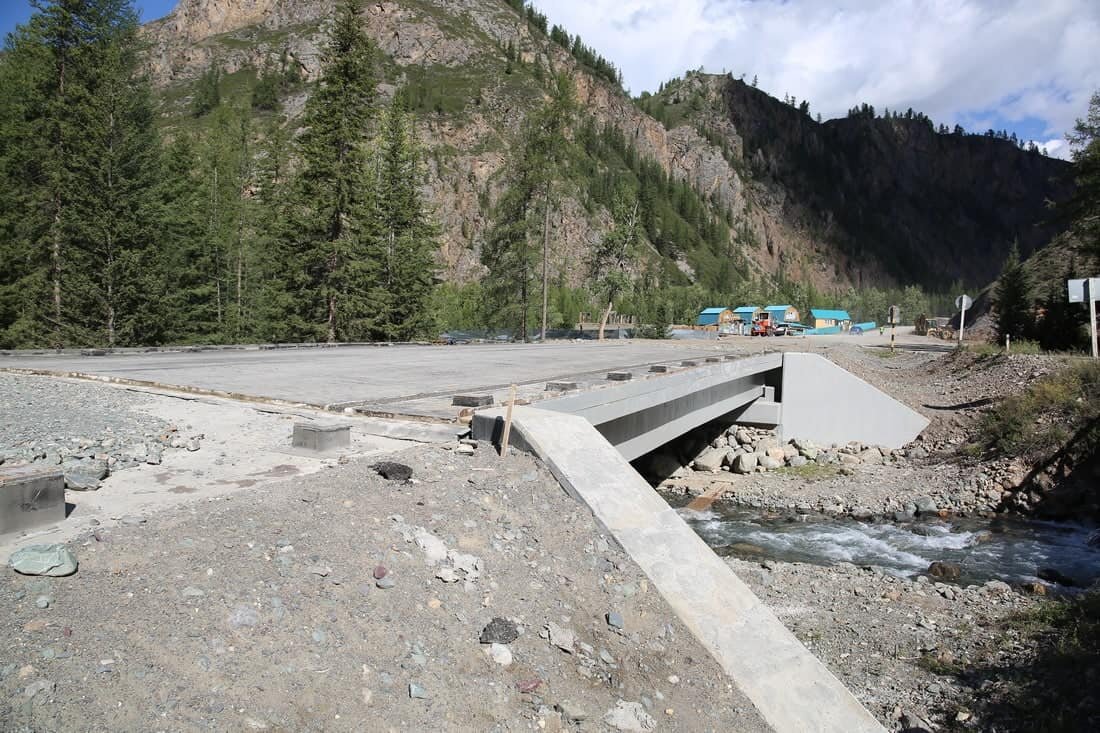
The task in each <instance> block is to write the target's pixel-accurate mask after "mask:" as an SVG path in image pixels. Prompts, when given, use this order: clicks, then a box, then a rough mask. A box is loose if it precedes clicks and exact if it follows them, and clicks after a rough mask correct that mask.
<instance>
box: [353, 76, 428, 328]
mask: <svg viewBox="0 0 1100 733" xmlns="http://www.w3.org/2000/svg"><path fill="white" fill-rule="evenodd" d="M381 128H382V130H381V134H380V135H379V139H378V143H377V145H376V154H375V160H374V164H373V183H374V186H375V191H374V194H373V197H372V198H373V200H374V202H375V207H374V216H373V217H372V221H371V227H370V228H371V230H372V231H373V232H374V233H375V236H376V237H378V239H379V242H378V246H377V247H376V250H377V251H379V252H381V253H383V259H382V273H381V277H380V280H379V282H378V285H377V288H378V291H379V292H378V294H377V295H376V296H375V298H374V300H376V301H377V302H382V303H385V306H384V307H383V309H382V313H383V314H384V316H383V317H382V318H380V322H379V323H378V324H377V326H376V332H375V333H374V334H372V335H374V336H375V337H378V338H384V339H387V340H396V341H411V340H413V339H417V338H423V337H425V336H428V335H430V334H431V332H432V330H433V329H434V327H435V322H434V317H433V313H432V309H431V307H430V304H431V299H432V289H433V286H434V267H435V262H434V257H435V254H436V252H437V251H438V250H439V245H438V241H437V236H438V231H437V229H436V227H435V226H434V225H433V224H432V222H431V221H430V219H429V215H428V212H427V209H426V205H425V202H424V198H423V196H422V195H421V193H420V186H421V184H422V182H423V179H424V171H423V165H422V162H421V155H420V150H419V148H418V147H417V144H416V140H415V137H414V132H413V127H412V120H411V117H410V115H409V113H408V112H407V111H406V110H405V107H404V104H403V96H402V95H394V98H393V101H392V103H391V105H390V108H389V110H387V112H386V114H385V115H384V117H383V119H382V124H381Z"/></svg>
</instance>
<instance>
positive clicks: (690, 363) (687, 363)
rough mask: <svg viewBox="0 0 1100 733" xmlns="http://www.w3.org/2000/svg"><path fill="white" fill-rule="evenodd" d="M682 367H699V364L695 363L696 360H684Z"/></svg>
mask: <svg viewBox="0 0 1100 733" xmlns="http://www.w3.org/2000/svg"><path fill="white" fill-rule="evenodd" d="M680 366H685V367H693V366H699V362H697V361H695V360H694V359H684V360H683V361H682V362H680Z"/></svg>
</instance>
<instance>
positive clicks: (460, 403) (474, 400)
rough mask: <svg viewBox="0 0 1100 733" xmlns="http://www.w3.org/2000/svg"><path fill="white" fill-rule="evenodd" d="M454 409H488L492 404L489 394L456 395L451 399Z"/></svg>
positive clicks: (491, 397)
mask: <svg viewBox="0 0 1100 733" xmlns="http://www.w3.org/2000/svg"><path fill="white" fill-rule="evenodd" d="M451 404H452V405H453V406H455V407H488V406H489V405H491V404H493V396H492V395H491V394H456V395H455V396H454V397H452V398H451Z"/></svg>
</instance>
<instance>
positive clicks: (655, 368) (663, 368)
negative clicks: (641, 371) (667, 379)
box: [649, 364, 668, 374]
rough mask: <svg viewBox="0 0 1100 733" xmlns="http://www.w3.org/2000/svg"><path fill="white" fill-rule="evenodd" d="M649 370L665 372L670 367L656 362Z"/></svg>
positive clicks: (657, 372)
mask: <svg viewBox="0 0 1100 733" xmlns="http://www.w3.org/2000/svg"><path fill="white" fill-rule="evenodd" d="M649 371H651V372H654V373H655V374H664V373H666V372H667V371H668V367H667V366H665V365H664V364H654V365H653V366H651V367H650V368H649Z"/></svg>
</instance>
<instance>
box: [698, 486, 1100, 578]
mask: <svg viewBox="0 0 1100 733" xmlns="http://www.w3.org/2000/svg"><path fill="white" fill-rule="evenodd" d="M679 511H680V515H681V516H682V517H683V518H684V519H685V520H686V521H687V522H688V524H690V525H691V526H692V528H694V529H695V531H696V532H697V533H698V534H699V536H700V537H702V538H703V539H704V540H705V541H706V542H707V544H709V545H710V546H711V547H713V548H714V549H715V550H716V551H717V552H718V553H719V554H728V555H736V556H738V557H743V558H771V559H775V560H784V561H788V562H806V563H814V564H817V565H833V564H836V563H839V562H849V563H853V564H855V565H860V566H865V565H874V566H877V567H880V568H882V569H883V570H885V571H886V572H889V573H892V574H894V575H898V576H902V577H911V576H915V575H919V574H921V573H924V572H925V571H927V570H928V566H929V565H930V564H931V563H932V562H934V561H937V560H939V561H947V562H952V563H955V564H957V565H959V566H960V567H961V568H962V577H961V578H960V581H959V582H961V583H963V584H970V583H984V582H985V581H987V580H1003V581H1005V582H1008V583H1021V582H1026V581H1034V580H1036V579H1037V573H1038V571H1039V570H1040V569H1042V568H1049V569H1053V570H1055V571H1057V572H1058V573H1060V574H1061V575H1062V576H1065V577H1067V578H1070V579H1072V580H1073V581H1075V583H1076V584H1077V585H1079V586H1088V585H1091V584H1092V583H1093V582H1094V581H1096V580H1098V579H1100V547H1098V546H1093V545H1090V544H1089V539H1090V537H1091V538H1092V539H1093V543H1094V544H1097V545H1100V542H1097V536H1098V535H1097V529H1096V528H1095V527H1090V526H1086V525H1081V524H1070V523H1063V522H1044V521H1037V520H1022V519H1007V518H997V519H990V520H979V519H947V520H941V519H935V520H927V521H920V520H918V521H914V522H910V523H901V524H895V523H890V522H861V521H858V520H855V519H850V518H848V519H837V518H831V517H823V516H797V515H785V514H776V513H769V512H765V511H761V510H747V509H740V508H729V507H722V506H721V505H718V504H716V505H715V506H714V508H712V509H711V510H709V511H706V512H694V511H691V510H689V509H687V508H681V509H680V510H679Z"/></svg>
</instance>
